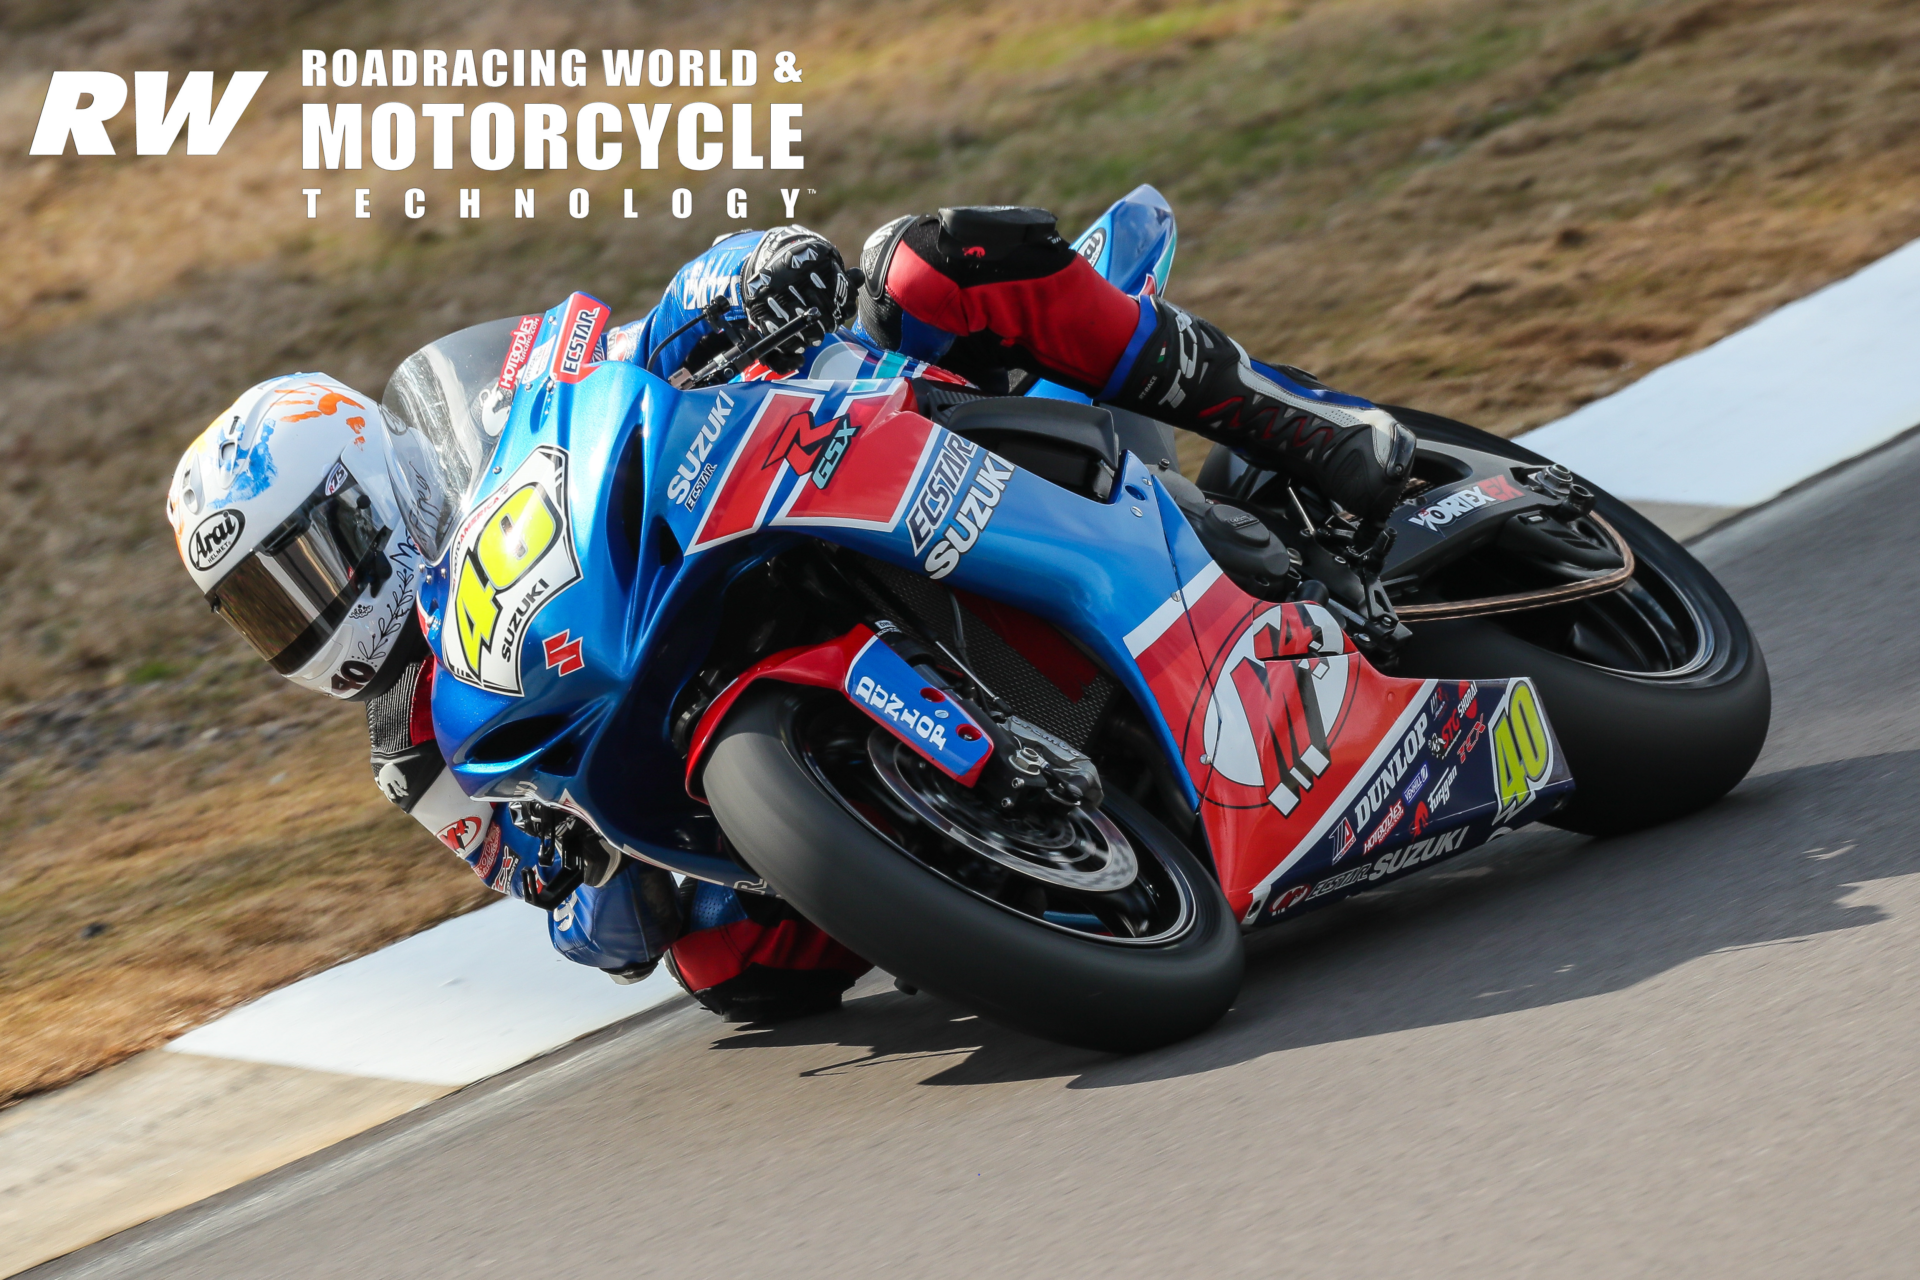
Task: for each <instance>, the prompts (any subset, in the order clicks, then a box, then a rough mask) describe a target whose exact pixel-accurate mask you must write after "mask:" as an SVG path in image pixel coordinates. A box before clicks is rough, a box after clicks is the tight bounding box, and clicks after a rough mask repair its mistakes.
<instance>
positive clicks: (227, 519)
mask: <svg viewBox="0 0 1920 1280" xmlns="http://www.w3.org/2000/svg"><path fill="white" fill-rule="evenodd" d="M246 527H247V518H246V517H245V516H243V515H241V514H240V513H239V512H238V511H235V510H233V509H231V508H229V509H227V510H225V511H216V512H214V513H213V514H212V515H210V516H208V517H207V518H206V519H205V520H202V521H201V522H200V524H199V526H198V527H197V528H195V529H194V531H193V532H192V533H190V534H188V535H187V563H189V564H191V565H192V566H193V567H194V568H195V569H196V570H198V571H199V572H201V573H205V572H207V570H209V569H211V568H213V566H215V565H217V564H219V563H220V562H221V561H222V560H224V559H226V556H227V552H229V551H231V550H233V548H234V544H235V543H237V542H239V541H240V531H241V530H242V529H244V528H246Z"/></svg>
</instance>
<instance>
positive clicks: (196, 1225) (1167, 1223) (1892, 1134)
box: [30, 437, 1920, 1280]
mask: <svg viewBox="0 0 1920 1280" xmlns="http://www.w3.org/2000/svg"><path fill="white" fill-rule="evenodd" d="M1916 488H1920V438H1914V437H1909V438H1907V439H1906V440H1904V441H1902V442H1900V443H1897V444H1895V445H1894V446H1892V447H1890V448H1889V449H1887V450H1884V451H1882V452H1881V453H1879V454H1876V455H1874V456H1872V457H1869V458H1867V459H1865V460H1863V461H1860V462H1857V463H1854V464H1852V465H1851V466H1849V467H1847V468H1845V469H1844V470H1842V471H1841V472H1839V473H1837V474H1835V475H1832V476H1829V477H1827V478H1826V479H1824V480H1821V481H1818V482H1816V483H1814V484H1813V485H1811V486H1809V487H1808V488H1806V489H1805V490H1803V491H1801V492H1799V493H1796V494H1792V495H1789V496H1788V497H1787V498H1785V499H1783V500H1781V501H1780V502H1778V503H1776V504H1774V505H1773V506H1771V507H1769V508H1766V509H1764V510H1762V511H1759V512H1757V513H1754V514H1753V515H1750V516H1749V517H1747V518H1746V519H1744V520H1742V521H1740V522H1739V523H1737V524H1735V525H1733V526H1731V527H1729V528H1726V529H1723V530H1722V531H1721V532H1719V533H1717V534H1715V535H1712V536H1710V537H1709V538H1708V539H1707V540H1706V541H1705V542H1704V543H1702V544H1701V545H1700V546H1699V547H1698V548H1696V549H1697V550H1698V551H1699V552H1700V554H1701V556H1702V558H1703V559H1705V560H1706V561H1707V562H1708V564H1709V565H1710V566H1711V567H1712V568H1713V569H1714V570H1715V571H1716V572H1717V573H1719V574H1720V575H1721V576H1722V579H1723V581H1725V582H1726V584H1727V586H1728V587H1729V589H1730V590H1731V591H1732V593H1733V595H1734V597H1735V598H1736V600H1738V601H1739V603H1740V605H1741V607H1742V608H1743V609H1744V610H1745V612H1746V614H1747V616H1748V618H1749V619H1750V620H1751V621H1752V622H1753V624H1754V626H1755V628H1756V630H1757V631H1758V633H1759V637H1760V642H1761V644H1762V646H1763V648H1764V650H1765V652H1766V655H1767V659H1768V662H1769V663H1770V665H1771V667H1772V672H1773V680H1774V718H1773V733H1772V738H1771V740H1770V741H1769V743H1768V746H1767V750H1766V753H1765V755H1764V756H1762V758H1761V760H1760V763H1759V764H1758V766H1757V767H1756V768H1755V770H1754V773H1753V776H1752V777H1750V778H1749V779H1748V780H1747V781H1746V782H1745V783H1744V784H1742V785H1741V786H1740V787H1739V788H1738V789H1737V790H1736V791H1735V792H1734V793H1733V795H1732V796H1731V797H1729V798H1728V799H1727V800H1725V801H1723V802H1722V803H1721V804H1719V805H1718V806H1716V807H1714V808H1713V809H1711V810H1709V811H1707V812H1705V813H1702V814H1699V815H1696V816H1695V817H1693V818H1691V819H1689V820H1686V821H1683V822H1679V823H1675V824H1672V825H1670V826H1667V827H1663V828H1660V829H1657V830H1653V831H1648V832H1645V833H1642V834H1640V835H1637V836H1633V837H1629V838H1625V839H1617V840H1608V841H1599V842H1596V841H1590V840H1586V839H1584V838H1579V837H1574V836H1568V835H1565V834H1562V833H1558V832H1553V831H1547V830H1535V831H1532V832H1527V833H1523V834H1521V835H1519V836H1516V837H1514V838H1512V839H1509V840H1506V841H1502V842H1499V843H1497V844H1495V845H1494V846H1492V847H1491V848H1490V849H1488V850H1484V851H1481V852H1479V853H1475V854H1471V855H1468V856H1467V857H1466V858H1463V859H1460V860H1458V861H1455V862H1452V863H1448V864H1445V865H1443V866H1442V867H1440V868H1439V869H1437V870H1435V871H1434V872H1432V873H1428V874H1425V875H1421V876H1417V877H1415V878H1413V879H1412V880H1410V881H1408V882H1406V883H1405V884H1404V885H1403V886H1401V887H1399V888H1395V889H1392V890H1389V891H1386V892H1382V893H1379V894H1375V895H1372V896H1370V897H1369V898H1364V899H1360V900H1356V901H1354V902H1352V903H1350V904H1346V905H1344V906H1340V907H1336V908H1333V909H1331V910H1329V911H1327V912H1323V913H1321V914H1320V915H1319V916H1317V917H1310V918H1308V919H1307V920H1304V921H1302V922H1301V923H1300V924H1298V925H1294V926H1289V927H1288V928H1287V929H1286V930H1284V931H1282V932H1280V933H1278V934H1275V935H1273V936H1272V937H1271V938H1270V939H1269V940H1268V941H1267V943H1266V944H1265V945H1264V947H1263V949H1262V950H1261V951H1260V952H1259V953H1258V954H1256V955H1255V956H1253V957H1252V959H1251V962H1250V965H1249V971H1248V976H1247V983H1246V988H1245V991H1244V992H1243V994H1242V996H1241V999H1240V1002H1239V1004H1238V1005H1237V1006H1236V1007H1235V1009H1234V1010H1233V1012H1232V1013H1231V1014H1230V1015H1229V1016H1228V1018H1227V1020H1226V1021H1225V1022H1224V1023H1223V1024H1222V1025H1221V1026H1219V1027H1218V1028H1216V1029H1215V1030H1214V1031H1212V1032H1211V1033H1209V1034H1207V1035H1205V1036H1202V1037H1200V1038H1198V1039H1196V1040H1193V1041H1190V1042H1188V1043H1186V1044H1182V1045H1178V1046H1175V1047H1173V1048H1171V1049H1167V1050H1163V1051H1160V1052H1157V1053H1151V1054H1146V1055H1142V1056H1140V1057H1135V1058H1127V1059H1116V1058H1110V1057H1105V1056H1102V1055H1099V1054H1092V1053H1085V1052H1077V1051H1070V1050H1064V1049H1059V1048H1055V1047H1053V1046H1051V1045H1047V1044H1043V1043H1040V1042H1038V1041H1034V1040H1030V1039H1027V1038H1025V1037H1023V1036H1019V1035H1015V1034H1013V1033H1010V1032H1003V1031H1001V1030H999V1029H997V1028H995V1027H992V1026H989V1025H984V1024H982V1023H981V1022H980V1021H979V1020H977V1019H974V1018H970V1017H968V1016H966V1015H965V1014H964V1013H962V1012H961V1011H960V1010H958V1009H955V1008H954V1007H952V1006H949V1005H945V1004H942V1003H940V1002H938V1001H936V1000H934V999H932V998H931V997H927V996H917V997H908V996H904V995H901V994H899V993H897V992H895V991H893V990H892V989H891V987H890V986H888V985H887V983H886V981H885V980H884V978H880V977H877V976H876V977H875V978H873V979H870V980H869V981H867V982H866V983H864V984H863V985H862V986H861V987H860V988H858V989H857V990H856V992H855V993H854V998H852V999H850V1000H849V1002H848V1006H847V1009H846V1011H845V1012H844V1013H842V1014H839V1015H837V1016H831V1017H822V1018H816V1019H811V1020H807V1021H803V1022H799V1023H794V1024H790V1025H787V1026H784V1027H780V1028H777V1029H774V1030H742V1029H738V1028H733V1027H728V1026H725V1025H724V1024H722V1023H720V1022H718V1021H717V1020H715V1019H714V1018H712V1017H711V1016H710V1015H708V1014H706V1013H705V1012H703V1011H700V1010H695V1009H690V1008H688V1007H686V1006H685V1005H683V1004H676V1005H674V1006H670V1007H668V1008H667V1009H665V1010H662V1011H660V1012H658V1013H656V1014H652V1015H643V1017H642V1018H640V1019H637V1020H635V1021H633V1022H629V1023H626V1024H622V1025H620V1026H616V1027H613V1028H610V1029H609V1030H607V1031H606V1032H603V1033H601V1034H599V1035H597V1036H595V1037H592V1038H591V1039H589V1040H586V1041H583V1042H581V1043H579V1044H577V1045H575V1046H572V1047H570V1048H568V1049H567V1050H564V1051H562V1052H560V1053H558V1054H555V1055H552V1056H549V1057H547V1058H544V1059H541V1060H539V1061H536V1062H533V1063H529V1064H528V1065H527V1066H525V1067H522V1068H520V1069H519V1070H517V1071H514V1072H511V1073H509V1074H508V1075H505V1076H501V1077H498V1078H496V1079H494V1080H491V1081H488V1082H486V1083H483V1084H481V1085H477V1086H474V1087H473V1088H470V1089H466V1090H464V1091H462V1092H460V1093H457V1094H454V1095H452V1096H450V1097H447V1098H445V1099H443V1100H442V1101H440V1102H438V1103H435V1104H432V1105H431V1106H429V1107H426V1108H424V1109H422V1110H420V1111H417V1112H414V1113H412V1114H411V1115H409V1116H407V1117H405V1118H403V1119H401V1120H399V1121H395V1122H394V1123H392V1124H389V1125H387V1126H385V1127H383V1128H380V1129H377V1130H374V1131H372V1132H370V1133H368V1134H365V1135H362V1136H361V1137H359V1138H356V1139H354V1140H352V1141H349V1142H347V1143H345V1144H343V1145H341V1146H338V1147H334V1148H332V1149H330V1150H328V1151H326V1152H322V1153H320V1154H319V1155H316V1156H313V1157H311V1158H309V1159H307V1160H305V1161H302V1162H300V1163H298V1164H295V1165H292V1166H289V1167H288V1168H286V1169H283V1170H281V1171H279V1172H278V1173H275V1174H272V1175H269V1176H267V1177H265V1178H262V1179H260V1180H258V1181H256V1182H253V1183H249V1184H247V1185H245V1186H242V1187H239V1188H236V1189H235V1190H233V1191H230V1192H227V1193H225V1194H223V1195H221V1196H218V1197H215V1198H214V1199H212V1200H209V1201H206V1202H204V1203H202V1204H200V1205H197V1206H194V1207H193V1208H190V1209H186V1210H183V1211H181V1212H179V1213H176V1214H174V1215H172V1216H170V1217H168V1218H164V1219H161V1220H159V1221H156V1222H153V1223H149V1224H147V1225H146V1226H144V1227H140V1228H136V1229H134V1230H132V1231H128V1232H125V1233H122V1234H121V1235H119V1236H116V1237H113V1238H112V1239H109V1240H107V1241H104V1242H102V1243H100V1244H98V1245H95V1246H93V1247H91V1248H89V1249H86V1250H83V1251H82V1252H80V1253H78V1254H74V1255H71V1256H70V1257H68V1258H66V1259H63V1260H61V1261H58V1262H54V1263H50V1264H47V1265H46V1266H45V1267H43V1268H41V1269H39V1270H37V1271H35V1272H32V1273H30V1274H33V1275H35V1276H121V1275H127V1276H135V1275H137V1276H169V1277H181V1276H190V1277H196V1278H202V1277H205V1278H212V1277H244V1278H246V1280H254V1278H255V1277H259V1276H262V1275H268V1274H271V1275H276V1276H302V1277H305V1276H316V1277H321V1276H324V1277H332V1276H339V1277H354V1278H355V1280H359V1278H362V1277H369V1276H380V1277H386V1276H394V1277H454V1276H459V1277H469V1276H476V1275H499V1276H522V1275H526V1276H533V1275H537V1276H583V1277H587V1276H591V1277H601V1276H611V1275H684V1276H696V1275H722V1276H725V1275H754V1274H772V1275H776V1276H780V1277H783V1278H787V1277H801V1276H808V1277H811V1276H868V1275H889V1276H902V1277H945V1276H954V1277H968V1280H975V1278H977V1277H980V1276H983V1275H999V1276H1006V1275H1039V1274H1048V1275H1061V1276H1103V1277H1107V1276H1152V1277H1168V1276H1180V1277H1188V1276H1205V1275H1212V1274H1218V1275H1247V1274H1263V1275H1283V1276H1299V1277H1319V1276H1355V1277H1362V1276H1364V1277H1374V1276H1385V1275H1403V1276H1421V1277H1429V1276H1461V1277H1474V1278H1475V1280H1482V1278H1484V1277H1487V1276H1513V1275H1540V1276H1554V1277H1564V1276H1642V1275H1675V1276H1719V1275H1740V1276H1743V1277H1772V1276H1815V1275H1818V1276H1823V1277H1824V1276H1832V1275H1840V1274H1844V1275H1848V1276H1912V1275H1913V1274H1915V1272H1916V1269H1917V1267H1916V1261H1915V1260H1916V1259H1920V1206H1917V1205H1916V1201H1917V1200H1920V1194H1917V1192H1920V1177H1917V1176H1916V1172H1915V1171H1916V1170H1917V1169H1920V990H1917V989H1916V979H1917V978H1920V714H1917V713H1920V626H1916V622H1920V604H1916V601H1917V600H1920V502H1915V501H1914V499H1913V495H1914V493H1915V491H1916ZM1549 711H1551V708H1549Z"/></svg>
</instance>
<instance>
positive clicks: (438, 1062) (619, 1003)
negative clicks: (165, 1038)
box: [167, 901, 680, 1085]
mask: <svg viewBox="0 0 1920 1280" xmlns="http://www.w3.org/2000/svg"><path fill="white" fill-rule="evenodd" d="M679 991H680V988H679V987H678V986H677V985H675V983H674V981H673V979H672V977H670V976H669V975H668V974H667V971H666V969H665V968H664V967H662V968H660V969H656V970H655V971H654V972H653V975H652V976H651V977H649V978H647V979H646V980H645V981H644V982H638V983H634V984H633V985H631V986H621V985H619V984H617V983H615V982H613V981H612V980H611V979H609V978H608V977H607V976H606V975H605V974H603V973H601V972H600V971H599V970H597V969H589V968H587V967H586V966H584V965H579V964H575V963H574V962H573V961H571V960H568V959H566V958H565V957H563V956H561V955H560V954H559V953H558V952H556V951H555V950H554V949H553V947H552V945H551V944H550V943H549V942H548V940H547V930H546V917H545V916H544V915H543V914H542V913H541V912H539V911H536V910H535V909H533V908H531V907H529V906H527V905H526V904H525V903H521V902H511V901H508V902H496V903H494V904H493V905H491V906H487V907H482V908H481V909H480V910H478V911H474V912H471V913H469V914H467V915H464V916H458V917H456V918H454V919H452V920H448V921H446V922H445V923H444V924H439V925H435V926H434V927H433V928H431V929H428V930H427V931H426V932H424V933H418V934H415V935H414V936H413V937H411V938H407V939H405V940H403V941H401V942H396V943H394V944H393V945H392V946H390V947H386V948H384V949H382V950H380V951H376V952H374V953H372V954H371V955H366V956H362V957H360V958H359V959H358V960H350V961H348V962H347V963H346V964H343V965H339V966H337V967H335V968H332V969H328V970H327V971H326V972H324V973H318V974H315V975H314V976H313V977H311V978H305V979H303V980H301V981H299V982H296V983H294V984H292V985H291V986H287V987H282V988H281V989H280V990H278V991H275V992H272V993H270V994H268V995H265V996H262V997H260V998H259V999H258V1000H255V1001H253V1002H252V1003H250V1004H245V1005H241V1006H240V1007H239V1008H237V1009H235V1010H233V1011H232V1012H230V1013H228V1014H226V1015H225V1016H223V1017H220V1018H216V1019H215V1020H214V1021H212V1022H209V1023H207V1024H206V1025H205V1026H202V1027H199V1028H197V1029H195V1030H193V1031H189V1032H188V1033H187V1034H185V1035H183V1036H181V1037H180V1038H179V1039H177V1040H175V1041H173V1042H172V1043H171V1044H169V1045H167V1048H168V1049H171V1050H173V1051H175V1052H179V1053H193V1054H201V1055H204V1056H207V1057H215V1058H233V1059H238V1060H240V1061H242V1062H264V1063H273V1064H277V1065H279V1066H287V1067H305V1068H307V1069H309V1070H312V1071H328V1072H333V1073H336V1074H339V1075H355V1076H376V1077H379V1078H381V1079H386V1080H404V1081H411V1082H415V1083H419V1084H444V1085H463V1084H470V1083H472V1082H473V1081H475V1080H480V1079H484V1078H485V1077H487V1076H490V1075H495V1074H497V1073H498V1072H501V1071H505V1070H506V1069H507V1068H509V1067H513V1066H517V1065H518V1064H520V1063H522V1062H525V1061H526V1060H527V1059H529V1058H532V1057H536V1056H538V1055H540V1054H542V1053H545V1052H547V1051H548V1050H549V1049H554V1048H557V1047H559V1046H560V1045H563V1044H565V1043H567V1042H568V1041H570V1040H575V1039H578V1038H579V1037H580V1036H583V1035H586V1034H587V1033H588V1032H591V1031H597V1030H599V1029H600V1028H601V1027H604V1026H607V1025H609V1024H611V1023H614V1022H618V1021H620V1020H621V1019H622V1018H628V1017H631V1016H633V1015H634V1014H636V1013H640V1012H641V1011H643V1010H646V1009H651V1008H653V1007H654V1006H655V1005H658V1004H660V1003H661V1002H663V1001H665V1000H667V999H670V998H671V997H673V996H674V995H677V994H678V993H679Z"/></svg>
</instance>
